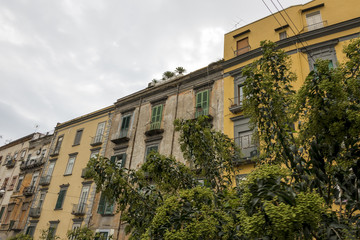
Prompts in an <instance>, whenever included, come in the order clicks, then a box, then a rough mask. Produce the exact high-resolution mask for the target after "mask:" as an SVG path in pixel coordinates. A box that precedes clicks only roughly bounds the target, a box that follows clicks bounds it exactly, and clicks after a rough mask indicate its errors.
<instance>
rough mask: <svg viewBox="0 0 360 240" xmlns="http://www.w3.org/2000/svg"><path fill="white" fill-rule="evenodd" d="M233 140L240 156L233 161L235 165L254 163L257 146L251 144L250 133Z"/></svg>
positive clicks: (257, 152)
mask: <svg viewBox="0 0 360 240" xmlns="http://www.w3.org/2000/svg"><path fill="white" fill-rule="evenodd" d="M234 140H235V143H236V145H237V146H238V147H239V148H240V150H241V155H240V156H238V158H237V159H234V164H235V165H241V164H246V163H251V162H253V161H254V158H255V157H258V156H259V151H258V146H257V144H254V143H252V133H251V134H248V135H244V136H241V137H237V138H235V139H234Z"/></svg>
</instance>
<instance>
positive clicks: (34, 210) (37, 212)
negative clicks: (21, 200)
mask: <svg viewBox="0 0 360 240" xmlns="http://www.w3.org/2000/svg"><path fill="white" fill-rule="evenodd" d="M40 213H41V209H40V208H39V207H36V208H30V211H29V216H30V217H33V218H38V217H40Z"/></svg>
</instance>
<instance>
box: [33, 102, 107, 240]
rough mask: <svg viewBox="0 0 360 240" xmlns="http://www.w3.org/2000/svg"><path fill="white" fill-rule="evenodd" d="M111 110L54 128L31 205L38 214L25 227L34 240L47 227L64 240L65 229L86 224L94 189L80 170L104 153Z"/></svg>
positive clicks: (98, 112) (92, 114)
mask: <svg viewBox="0 0 360 240" xmlns="http://www.w3.org/2000/svg"><path fill="white" fill-rule="evenodd" d="M112 109H113V108H112V107H108V108H104V109H101V110H99V111H96V112H94V113H91V114H88V115H85V116H82V117H79V118H76V119H73V120H71V121H68V122H65V123H61V124H58V125H57V126H56V128H55V134H54V135H55V137H54V140H53V142H52V148H51V152H50V154H51V155H50V158H49V161H48V162H47V166H45V169H44V171H43V174H42V178H41V180H40V181H41V182H40V185H42V187H41V188H40V189H39V190H38V193H37V196H36V202H35V203H34V205H33V206H34V207H39V208H40V210H41V213H40V216H38V217H32V218H30V221H29V225H28V227H30V228H31V227H32V228H33V229H34V230H35V232H34V239H39V236H40V235H41V230H47V229H49V228H50V227H51V228H53V229H54V231H55V234H56V235H57V236H59V237H60V238H61V239H66V233H67V231H68V230H71V229H72V228H73V227H80V226H85V225H87V224H88V222H89V218H90V216H91V214H90V213H91V208H92V203H93V199H94V196H95V189H96V186H95V184H94V183H93V182H92V181H89V180H87V179H84V178H83V177H82V170H83V169H84V168H85V167H86V165H87V163H88V161H89V159H90V156H91V155H92V154H93V155H95V154H103V149H104V148H105V147H106V146H105V144H106V142H107V138H108V129H109V125H110V119H111V114H112ZM99 129H100V130H99ZM80 132H81V133H80ZM51 169H52V170H51ZM41 194H44V195H43V196H41ZM60 195H61V196H60ZM44 196H45V197H44ZM60 198H61V199H62V201H61V200H60Z"/></svg>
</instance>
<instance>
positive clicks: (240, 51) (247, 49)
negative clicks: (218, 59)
mask: <svg viewBox="0 0 360 240" xmlns="http://www.w3.org/2000/svg"><path fill="white" fill-rule="evenodd" d="M250 50H251V47H250V45H249V46H246V47H243V48H240V49H236V50H235V51H234V55H235V56H239V55H242V54H244V53H247V52H249V51H250Z"/></svg>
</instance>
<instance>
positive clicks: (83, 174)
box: [81, 168, 89, 179]
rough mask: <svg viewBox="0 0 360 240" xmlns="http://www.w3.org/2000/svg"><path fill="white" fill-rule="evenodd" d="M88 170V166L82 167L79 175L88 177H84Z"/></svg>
mask: <svg viewBox="0 0 360 240" xmlns="http://www.w3.org/2000/svg"><path fill="white" fill-rule="evenodd" d="M87 171H88V168H83V170H82V171H81V177H82V178H84V179H89V177H86V173H87Z"/></svg>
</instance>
